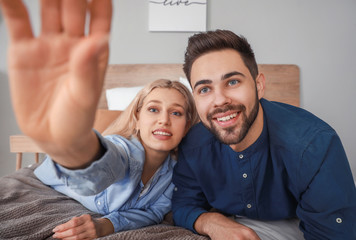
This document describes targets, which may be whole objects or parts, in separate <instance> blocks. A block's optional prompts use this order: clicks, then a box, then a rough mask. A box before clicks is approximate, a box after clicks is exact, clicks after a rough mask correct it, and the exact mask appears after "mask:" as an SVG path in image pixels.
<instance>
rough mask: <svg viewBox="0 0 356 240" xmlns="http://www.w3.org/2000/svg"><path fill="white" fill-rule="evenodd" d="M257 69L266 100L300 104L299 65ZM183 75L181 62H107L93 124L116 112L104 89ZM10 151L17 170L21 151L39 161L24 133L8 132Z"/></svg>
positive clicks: (37, 150)
mask: <svg viewBox="0 0 356 240" xmlns="http://www.w3.org/2000/svg"><path fill="white" fill-rule="evenodd" d="M258 68H259V72H260V73H263V74H264V75H265V77H266V91H265V98H266V99H268V100H273V101H278V102H284V103H288V104H291V105H294V106H299V104H300V103H299V97H300V93H299V68H298V66H296V65H286V64H282V65H281V64H259V65H258ZM180 77H185V75H184V73H183V69H182V64H113V65H109V67H108V69H107V72H106V77H105V83H104V87H103V90H102V94H101V98H100V100H99V103H98V110H97V114H96V120H95V123H94V128H95V129H97V130H98V131H99V132H102V131H103V130H104V129H105V128H106V127H107V126H108V125H109V124H110V123H111V122H112V121H113V120H114V119H115V118H117V116H118V115H119V114H120V112H119V111H109V110H107V101H106V98H105V96H106V95H105V91H106V90H107V89H111V88H116V87H134V86H142V85H145V84H146V83H148V82H151V81H153V80H156V79H160V78H165V79H170V80H179V78H180ZM10 152H12V153H16V170H18V169H20V168H21V165H22V155H23V153H34V154H35V161H36V162H38V161H39V153H41V152H42V150H41V149H40V148H39V147H38V146H36V144H35V143H34V142H33V141H32V140H31V139H30V138H28V137H27V136H24V135H13V136H10Z"/></svg>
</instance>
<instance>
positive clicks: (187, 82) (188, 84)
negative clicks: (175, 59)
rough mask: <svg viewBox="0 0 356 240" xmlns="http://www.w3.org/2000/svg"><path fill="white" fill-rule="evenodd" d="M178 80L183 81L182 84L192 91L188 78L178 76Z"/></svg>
mask: <svg viewBox="0 0 356 240" xmlns="http://www.w3.org/2000/svg"><path fill="white" fill-rule="evenodd" d="M179 82H180V83H183V85H184V86H186V87H187V88H188V89H189V90H190V91H191V92H192V87H191V86H190V83H189V81H188V79H186V78H185V77H179Z"/></svg>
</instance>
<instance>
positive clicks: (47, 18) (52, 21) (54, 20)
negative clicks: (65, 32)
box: [41, 0, 62, 34]
mask: <svg viewBox="0 0 356 240" xmlns="http://www.w3.org/2000/svg"><path fill="white" fill-rule="evenodd" d="M41 17H42V22H41V23H42V34H48V33H57V32H61V31H62V23H61V2H60V1H59V0H41Z"/></svg>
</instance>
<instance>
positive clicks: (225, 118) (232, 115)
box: [217, 113, 237, 122]
mask: <svg viewBox="0 0 356 240" xmlns="http://www.w3.org/2000/svg"><path fill="white" fill-rule="evenodd" d="M236 116H237V113H233V114H230V115H228V116H225V117H221V118H217V120H218V121H219V122H225V121H228V120H230V119H231V118H234V117H236Z"/></svg>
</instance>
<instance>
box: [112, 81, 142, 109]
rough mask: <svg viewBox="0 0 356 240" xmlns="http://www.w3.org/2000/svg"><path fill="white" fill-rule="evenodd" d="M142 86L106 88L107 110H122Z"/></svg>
mask: <svg viewBox="0 0 356 240" xmlns="http://www.w3.org/2000/svg"><path fill="white" fill-rule="evenodd" d="M142 88H143V86H138V87H119V88H112V89H107V90H106V100H107V102H108V109H109V110H119V111H123V110H125V109H126V107H127V106H128V105H129V104H130V103H131V101H132V100H133V99H134V98H135V96H136V94H137V93H138V92H139V91H140V90H141V89H142Z"/></svg>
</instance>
